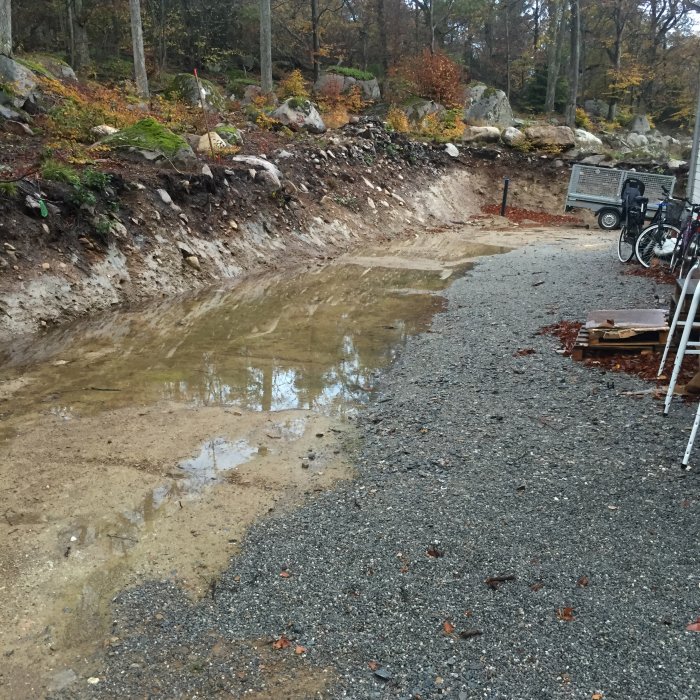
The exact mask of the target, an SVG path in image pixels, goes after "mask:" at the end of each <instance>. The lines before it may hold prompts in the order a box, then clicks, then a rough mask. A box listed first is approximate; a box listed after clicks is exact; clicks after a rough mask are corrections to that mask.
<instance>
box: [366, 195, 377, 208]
mask: <svg viewBox="0 0 700 700" xmlns="http://www.w3.org/2000/svg"><path fill="white" fill-rule="evenodd" d="M367 204H368V205H369V208H370V209H376V208H377V206H376V204H375V203H374V200H373V199H372V198H371V197H367Z"/></svg>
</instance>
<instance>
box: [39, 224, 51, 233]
mask: <svg viewBox="0 0 700 700" xmlns="http://www.w3.org/2000/svg"><path fill="white" fill-rule="evenodd" d="M41 230H42V231H43V232H44V233H50V231H49V226H48V224H42V225H41Z"/></svg>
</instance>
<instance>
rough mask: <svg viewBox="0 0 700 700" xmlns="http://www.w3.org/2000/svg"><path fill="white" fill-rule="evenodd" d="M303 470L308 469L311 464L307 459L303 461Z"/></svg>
mask: <svg viewBox="0 0 700 700" xmlns="http://www.w3.org/2000/svg"><path fill="white" fill-rule="evenodd" d="M301 468H302V469H308V468H309V463H308V462H307V461H306V460H305V459H303V460H302V461H301Z"/></svg>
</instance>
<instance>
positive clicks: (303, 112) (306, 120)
mask: <svg viewBox="0 0 700 700" xmlns="http://www.w3.org/2000/svg"><path fill="white" fill-rule="evenodd" d="M270 116H271V117H272V118H273V119H276V120H277V121H278V122H280V123H282V124H284V125H285V126H287V127H289V128H290V129H291V130H292V131H299V130H300V129H305V130H306V131H310V132H311V133H312V134H322V133H324V132H325V131H326V125H325V124H324V123H323V119H321V115H320V114H319V113H318V110H317V109H316V107H315V106H314V105H313V104H312V102H311V101H310V100H305V99H301V98H299V97H290V98H289V99H288V100H285V101H284V102H283V103H282V104H281V105H280V106H279V107H278V108H277V109H276V110H275V111H274V112H273V113H272V114H271V115H270Z"/></svg>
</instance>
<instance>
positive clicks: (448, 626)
mask: <svg viewBox="0 0 700 700" xmlns="http://www.w3.org/2000/svg"><path fill="white" fill-rule="evenodd" d="M442 631H443V632H444V633H445V634H452V633H453V632H454V631H455V626H454V625H453V624H452V623H451V622H450V621H449V620H445V621H444V622H443V623H442Z"/></svg>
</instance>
